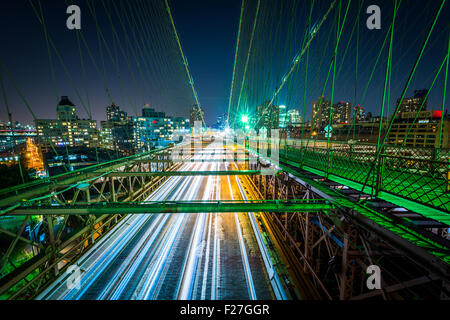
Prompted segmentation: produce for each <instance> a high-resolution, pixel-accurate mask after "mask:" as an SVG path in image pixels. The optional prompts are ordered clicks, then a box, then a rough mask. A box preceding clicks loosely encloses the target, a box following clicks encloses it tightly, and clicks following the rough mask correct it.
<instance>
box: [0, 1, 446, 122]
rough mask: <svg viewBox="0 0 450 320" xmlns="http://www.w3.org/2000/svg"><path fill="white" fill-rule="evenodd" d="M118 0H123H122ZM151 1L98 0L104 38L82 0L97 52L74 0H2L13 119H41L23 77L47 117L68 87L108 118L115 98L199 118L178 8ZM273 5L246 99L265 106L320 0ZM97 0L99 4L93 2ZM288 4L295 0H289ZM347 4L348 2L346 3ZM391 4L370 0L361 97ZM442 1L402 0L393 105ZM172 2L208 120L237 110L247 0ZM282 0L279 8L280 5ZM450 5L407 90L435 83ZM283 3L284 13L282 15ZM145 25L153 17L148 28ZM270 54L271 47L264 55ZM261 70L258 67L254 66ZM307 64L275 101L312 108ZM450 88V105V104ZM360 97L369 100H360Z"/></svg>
mask: <svg viewBox="0 0 450 320" xmlns="http://www.w3.org/2000/svg"><path fill="white" fill-rule="evenodd" d="M280 1H281V0H280ZM113 2H114V4H112V3H113ZM145 2H146V1H138V0H130V1H128V2H124V1H119V0H116V1H114V0H103V1H95V7H93V8H94V9H95V12H96V15H97V18H98V23H99V26H100V30H101V32H102V36H103V37H104V38H103V39H101V38H100V36H99V33H98V29H97V28H96V23H95V19H93V16H92V14H91V13H90V8H89V7H88V5H87V2H86V1H85V0H83V1H72V2H71V3H73V4H77V5H79V6H80V8H81V11H82V30H81V34H82V35H83V37H84V38H85V40H86V42H87V45H88V48H89V50H90V51H88V50H87V49H86V47H85V46H84V45H83V42H82V41H81V40H80V38H77V36H76V31H73V30H68V29H67V28H66V19H67V17H68V15H67V14H66V12H65V11H66V8H67V4H68V2H66V1H65V0H59V1H50V0H41V1H40V2H39V1H37V0H33V1H28V0H2V1H1V2H0V39H1V48H2V49H1V50H0V63H1V64H0V74H1V75H2V77H3V81H4V83H5V88H6V94H7V99H8V103H9V106H10V108H11V111H12V116H13V119H14V120H18V121H20V122H24V123H32V122H33V116H32V114H31V112H30V111H29V110H28V109H27V107H26V104H25V103H24V101H23V100H22V99H21V97H20V95H19V94H18V92H17V90H16V87H15V85H17V88H18V89H19V90H20V92H21V93H22V94H23V97H24V98H25V99H26V101H27V102H28V104H29V106H30V107H31V109H32V111H33V112H34V114H35V116H36V117H37V118H56V103H57V100H58V98H57V96H61V95H68V96H69V98H70V99H71V100H72V101H73V102H74V103H75V104H76V105H77V110H78V113H79V116H80V117H81V118H87V117H89V113H91V117H92V118H93V119H95V120H104V119H105V118H106V115H105V107H106V105H108V103H110V102H111V101H110V100H111V99H112V101H114V102H115V103H116V104H118V105H120V106H121V107H122V108H123V109H125V110H126V111H128V113H129V115H138V114H139V115H140V109H141V108H142V106H143V105H144V104H145V103H149V104H150V105H151V106H152V107H154V108H155V109H157V110H161V111H165V112H166V113H167V114H168V115H174V116H183V117H188V116H189V108H190V106H191V105H192V104H193V102H194V100H193V98H192V93H191V91H190V88H189V86H188V83H187V80H186V75H185V73H184V68H183V65H182V63H181V58H180V57H179V54H178V51H177V48H176V44H175V42H174V40H173V37H171V34H170V30H171V29H170V25H169V24H168V20H167V17H166V16H165V15H164V10H163V5H162V3H163V2H161V1H159V2H160V5H157V4H156V3H157V2H158V1H151V2H152V3H153V4H152V5H150V6H145V7H144V5H143V4H142V3H145ZM263 2H264V5H263V6H262V9H261V10H262V11H261V17H264V20H263V18H261V21H260V24H259V25H258V28H257V32H256V33H255V42H254V45H255V49H254V52H255V54H258V52H261V55H260V56H258V57H259V58H258V59H260V62H259V63H261V64H258V63H256V62H255V63H253V62H252V61H253V60H250V64H249V73H248V77H249V79H253V80H251V81H250V80H249V82H248V85H246V86H245V92H246V93H247V101H249V102H251V101H253V100H255V101H257V100H258V101H259V103H262V102H263V100H266V99H270V98H271V93H273V91H274V89H275V88H276V87H277V84H278V83H280V80H281V78H282V76H283V74H284V73H285V72H286V71H287V69H288V67H289V65H290V63H291V61H292V59H293V57H294V56H295V54H296V52H299V49H300V46H301V42H302V36H301V35H302V34H303V31H304V28H305V25H306V23H305V21H306V17H307V15H308V10H309V5H310V1H309V0H308V1H303V0H299V1H293V0H292V1H281V2H277V1H275V0H267V1H263ZM316 2H318V4H317V5H316V9H317V10H315V11H314V13H313V21H318V20H319V19H320V18H321V17H322V16H323V14H324V12H325V11H326V9H327V8H328V6H329V3H330V2H328V1H325V0H324V1H316ZM31 3H32V4H33V5H34V6H35V8H36V9H37V10H39V4H41V5H42V12H43V14H44V21H45V24H46V28H47V31H48V34H49V36H50V38H51V39H52V41H53V44H54V45H55V47H56V49H57V52H58V53H56V52H55V50H53V47H52V46H51V45H50V47H51V48H50V51H51V56H50V57H51V60H52V62H53V63H52V64H51V63H50V60H49V54H48V48H47V44H46V37H45V35H44V32H43V28H42V26H41V25H40V23H39V21H38V18H37V16H36V15H35V13H34V12H33V8H32V6H31ZM66 3H67V4H66ZM91 3H92V2H91V1H89V4H91ZM248 3H249V4H248V7H247V9H246V10H247V11H246V14H245V19H244V22H243V33H242V41H243V42H242V45H241V49H242V50H241V52H240V54H239V56H238V61H240V62H241V64H240V68H239V66H238V68H237V76H238V78H239V75H242V61H243V58H245V56H246V54H247V52H246V48H248V44H246V42H248V39H249V37H248V35H249V31H250V29H251V28H250V26H251V24H252V19H253V16H254V11H252V10H254V4H255V3H256V1H255V0H253V1H250V0H249V2H248ZM280 3H284V4H285V5H284V7H283V5H280ZM342 3H343V4H342V5H343V7H345V5H346V4H347V1H343V2H342ZM392 3H393V1H392V2H391V1H372V2H370V3H368V2H367V1H366V2H365V3H364V4H363V8H364V9H363V12H362V14H361V21H360V25H359V28H360V40H359V41H360V42H359V55H360V56H359V59H360V60H359V76H358V77H359V79H358V82H357V96H358V97H360V96H361V95H362V91H363V87H364V85H365V83H366V81H367V79H368V77H369V75H370V71H371V66H372V65H373V64H374V62H375V60H376V57H377V54H378V50H379V49H380V47H381V44H382V42H383V39H384V37H385V35H386V31H387V28H388V26H389V23H390V22H389V21H390V19H391V17H392V8H393V4H392ZM103 4H106V7H107V8H108V10H110V12H111V17H112V20H113V25H114V27H115V28H116V29H115V30H114V31H113V29H112V28H111V22H110V21H109V20H108V15H107V14H105V12H106V11H105V8H104V7H103ZM369 4H378V5H379V6H380V7H381V10H382V29H381V30H372V31H370V30H367V28H366V27H365V21H366V19H367V17H368V15H367V14H366V13H365V12H364V11H365V8H366V7H367V6H368V5H369ZM252 5H253V7H252ZM439 5H440V1H437V0H433V1H426V2H425V1H413V0H403V4H402V6H401V7H400V11H399V18H398V20H397V24H396V33H395V41H394V48H393V50H394V51H393V52H394V53H393V59H394V62H393V71H392V79H391V83H392V93H391V97H390V98H391V99H390V108H391V110H392V108H393V106H394V104H395V100H396V99H397V98H398V97H399V95H400V93H401V91H402V89H403V87H404V84H405V82H406V79H407V76H408V75H409V72H410V70H411V67H412V65H413V63H414V61H415V59H416V56H417V54H418V52H419V48H420V45H421V43H422V41H423V39H424V37H425V35H426V31H427V30H428V28H429V26H430V24H431V21H432V18H433V17H434V14H435V12H436V10H437V9H438V8H439ZM170 6H171V10H172V14H173V18H174V21H175V25H176V27H177V31H178V33H179V37H180V40H181V44H182V47H183V50H184V54H185V55H186V57H187V60H188V64H189V68H190V71H191V75H192V77H193V79H194V83H195V87H196V89H197V91H198V96H199V100H200V102H201V104H202V106H203V108H204V110H205V117H206V120H207V123H208V124H212V123H213V121H214V120H215V118H216V116H217V115H218V114H219V113H223V112H226V111H227V109H228V98H229V95H230V86H231V80H232V74H233V65H234V55H235V48H236V38H237V32H238V25H239V15H240V8H241V1H240V0H211V1H200V0H172V1H171V2H170ZM271 6H273V8H274V11H276V13H277V14H274V13H271V12H270V8H271ZM449 7H450V4H449V3H447V4H446V5H445V6H444V9H443V11H442V13H441V16H440V18H439V20H438V24H437V25H436V29H435V30H434V32H433V34H432V37H431V38H430V42H429V45H428V47H427V50H426V51H425V53H424V57H423V61H422V63H421V64H420V65H419V68H418V69H417V72H416V76H415V77H414V78H413V81H412V83H411V86H410V88H409V90H408V91H407V96H411V95H412V92H413V90H414V89H422V88H428V87H429V85H430V83H431V81H432V80H433V78H434V74H435V72H436V71H437V68H438V67H439V65H440V63H441V62H442V60H443V58H444V56H445V54H446V52H447V45H448V37H449V23H448V21H450V14H449V12H450V9H449ZM121 8H126V11H125V12H127V13H128V12H129V13H131V12H133V13H134V14H135V15H136V17H139V20H136V19H135V20H134V21H126V20H125V19H126V15H123V12H124V11H123V10H121ZM357 8H358V2H357V1H353V3H352V4H351V7H350V10H349V13H348V18H347V19H348V20H347V24H346V25H345V28H344V33H343V36H342V39H341V41H342V45H341V47H340V50H341V51H340V54H341V56H340V58H341V60H339V63H338V64H340V63H342V68H341V72H340V73H339V74H338V75H337V77H336V87H335V99H334V100H335V101H338V100H347V101H350V102H352V104H354V100H355V93H354V92H355V80H354V78H355V75H354V72H355V71H354V70H355V65H354V61H355V52H356V51H355V46H354V41H355V40H354V39H355V34H354V36H353V40H352V41H353V42H350V45H349V46H348V49H347V54H346V56H345V57H344V56H343V52H344V50H345V49H346V45H347V41H348V40H349V39H350V34H351V31H352V26H353V23H354V22H355V17H356V12H357ZM144 9H145V10H144ZM294 9H295V10H296V11H295V12H296V13H295V14H296V16H295V17H294V18H292V17H291V18H292V19H291V18H289V13H290V12H291V11H292V10H294ZM115 10H117V11H115ZM128 10H129V11H128ZM277 10H279V12H280V14H279V15H278V11H277ZM117 12H121V14H122V15H121V17H122V18H123V19H124V21H123V23H124V24H125V26H126V27H127V28H126V30H135V31H136V30H142V29H139V28H140V26H144V29H145V32H144V33H145V36H143V35H142V34H139V33H133V32H127V36H128V39H127V38H126V36H125V32H124V31H123V29H122V24H121V23H122V21H121V20H119V19H118V17H117V16H116V15H117ZM342 12H344V8H342ZM271 14H272V15H271ZM143 17H145V18H146V21H145V22H144V21H143V20H141V18H143ZM336 17H337V16H336V15H335V14H334V13H332V14H331V15H330V17H329V18H328V20H327V21H326V23H325V24H324V25H323V27H322V29H321V30H320V32H319V34H318V36H317V38H316V39H314V40H313V43H312V44H311V52H310V60H309V63H310V65H309V69H308V70H309V71H308V78H309V82H308V88H307V95H306V109H307V113H306V114H307V118H309V117H310V116H309V115H310V108H311V102H312V101H313V100H315V99H316V98H317V97H318V96H319V95H320V93H321V91H322V87H323V83H324V80H325V76H326V71H327V70H328V67H327V66H328V63H329V61H330V57H331V52H332V50H330V49H331V48H332V46H333V45H334V43H333V41H334V39H333V38H332V39H331V41H329V42H327V39H328V38H329V35H330V34H332V35H334V33H333V32H335V31H334V28H333V21H334V20H333V19H335V18H336ZM277 22H278V23H281V27H280V28H279V29H277ZM128 23H130V24H128ZM135 23H136V24H135ZM141 23H142V24H141ZM143 23H147V25H144V24H143ZM283 24H285V25H286V28H287V29H289V28H290V27H292V29H293V30H294V32H293V33H292V34H295V35H297V36H295V37H293V38H290V39H289V38H288V37H286V41H284V40H283V39H282V38H280V36H279V35H282V34H283V28H284V26H283ZM128 26H134V27H135V28H136V29H132V28H131V29H129V28H128ZM277 30H278V31H277ZM295 30H297V31H295ZM277 32H278V33H277ZM330 32H331V33H330ZM116 35H117V38H118V39H120V41H119V42H118V41H116ZM271 35H275V36H274V37H275V41H274V42H270V41H269V39H270V36H271ZM277 37H278V38H277ZM161 39H164V40H163V41H162V40H161ZM78 41H80V43H81V45H80V47H81V48H82V50H81V51H82V52H81V56H82V59H83V62H84V63H83V64H82V63H81V62H80V61H81V60H80V51H79V48H80V47H79V46H78ZM277 41H278V42H277ZM283 41H284V42H283ZM105 43H106V45H105ZM136 44H137V45H136ZM108 50H109V51H108ZM262 53H268V54H267V55H263V54H262ZM386 53H387V51H386V50H385V51H383V54H382V56H381V58H380V61H379V66H378V67H377V69H376V71H375V73H374V77H373V81H372V83H371V85H370V86H369V88H368V91H367V97H366V99H365V100H364V102H363V103H362V104H363V105H364V106H365V107H366V110H367V111H371V112H372V113H374V114H379V112H380V111H379V110H380V102H381V92H382V88H383V81H384V70H385V65H386ZM90 54H91V55H92V56H90ZM110 54H111V56H110ZM270 55H272V59H271V60H267V64H270V65H269V66H268V67H267V69H271V70H272V72H269V71H267V72H266V71H264V72H262V73H258V70H256V69H257V68H260V66H261V65H262V64H265V63H266V62H265V60H264V59H266V57H267V56H270ZM111 57H112V58H111ZM60 58H61V60H62V63H61V60H60ZM344 58H345V59H344ZM113 60H114V62H113ZM2 66H3V67H2ZM51 66H53V67H54V74H55V81H53V77H52V72H51V70H52V68H51ZM252 67H253V68H255V70H252V69H251V68H252ZM338 67H339V65H338ZM264 70H265V68H264ZM303 73H304V67H303V66H300V67H299V70H298V75H297V76H296V77H295V79H292V82H291V83H289V85H288V86H287V87H288V88H289V89H287V88H286V90H285V91H283V92H282V93H281V94H280V96H279V97H278V99H277V100H276V102H277V103H279V104H289V106H288V107H289V108H296V109H301V108H302V106H303V91H304V81H303ZM444 74H445V66H444V68H443V70H442V72H441V75H440V76H439V77H438V79H437V81H436V85H435V88H434V90H433V91H432V93H431V95H430V98H429V106H430V108H429V109H435V110H436V109H440V108H441V107H442V96H443V84H444ZM258 75H259V76H258ZM252 77H253V78H252ZM266 78H267V79H266ZM258 81H260V82H258ZM239 84H240V83H239V80H237V85H239ZM262 84H264V85H265V87H264V89H261V88H259V89H258V88H257V87H258V86H261V85H262ZM252 86H253V87H252ZM105 88H107V90H108V92H109V95H108V94H107V92H106V89H105ZM252 88H253V89H252ZM289 90H290V92H291V93H289ZM330 90H331V86H330V85H328V86H327V88H326V90H325V95H326V97H327V98H328V99H329V97H330V95H331V93H330ZM449 91H450V90H447V102H446V106H448V104H449V101H450V95H449ZM253 92H258V95H257V96H256V97H254V98H251V95H252V94H253ZM292 92H294V94H292ZM288 96H289V97H290V98H288ZM109 97H111V98H109ZM1 98H2V99H1V101H0V110H1V111H0V120H3V121H6V120H7V114H6V108H5V104H4V101H3V96H2V97H1ZM252 99H253V100H252ZM356 101H359V100H358V98H357V99H356ZM250 104H251V103H250Z"/></svg>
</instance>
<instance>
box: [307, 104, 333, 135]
mask: <svg viewBox="0 0 450 320" xmlns="http://www.w3.org/2000/svg"><path fill="white" fill-rule="evenodd" d="M321 100H322V103H320V101H321ZM330 108H331V102H330V101H328V100H326V99H325V97H319V98H318V99H317V101H313V102H312V112H311V124H313V128H314V129H319V130H320V129H323V128H324V127H325V126H326V125H328V123H329V121H330Z"/></svg>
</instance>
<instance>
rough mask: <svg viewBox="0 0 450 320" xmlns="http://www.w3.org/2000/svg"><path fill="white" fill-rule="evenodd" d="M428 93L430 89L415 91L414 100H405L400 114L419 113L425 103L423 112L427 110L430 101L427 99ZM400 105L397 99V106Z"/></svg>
mask: <svg viewBox="0 0 450 320" xmlns="http://www.w3.org/2000/svg"><path fill="white" fill-rule="evenodd" d="M427 93H428V89H422V90H415V91H414V97H413V98H403V101H402V104H401V105H400V108H399V112H417V111H419V109H420V106H421V105H422V103H423V106H422V109H421V111H425V110H427V103H428V101H427V100H425V97H426V95H427ZM399 103H400V99H397V105H398V104H399Z"/></svg>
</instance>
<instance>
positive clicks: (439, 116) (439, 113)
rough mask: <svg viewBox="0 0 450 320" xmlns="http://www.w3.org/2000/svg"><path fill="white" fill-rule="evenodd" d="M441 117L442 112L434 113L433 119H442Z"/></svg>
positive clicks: (436, 111)
mask: <svg viewBox="0 0 450 320" xmlns="http://www.w3.org/2000/svg"><path fill="white" fill-rule="evenodd" d="M441 117H442V110H435V111H433V118H441Z"/></svg>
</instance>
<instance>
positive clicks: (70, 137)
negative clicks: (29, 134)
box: [35, 96, 98, 152]
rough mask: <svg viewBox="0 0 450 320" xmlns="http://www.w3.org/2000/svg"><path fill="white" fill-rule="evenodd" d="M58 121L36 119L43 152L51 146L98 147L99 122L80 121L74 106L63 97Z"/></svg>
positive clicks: (58, 108) (59, 105)
mask: <svg viewBox="0 0 450 320" xmlns="http://www.w3.org/2000/svg"><path fill="white" fill-rule="evenodd" d="M56 110H57V119H36V120H35V123H36V129H37V135H38V145H39V146H40V147H41V148H42V150H43V152H46V151H49V150H50V149H51V146H52V145H53V146H54V147H60V146H70V147H74V146H85V147H95V146H97V145H98V130H97V121H95V120H87V119H79V118H78V116H77V115H76V108H75V106H74V104H73V103H72V102H71V101H70V100H69V99H68V98H67V97H66V96H63V97H62V98H61V101H60V102H59V103H58V106H57V108H56Z"/></svg>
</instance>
